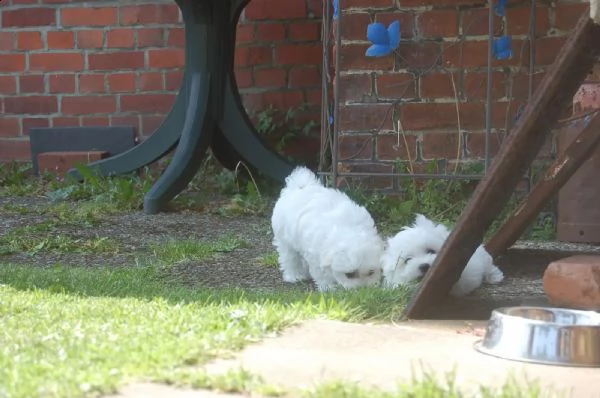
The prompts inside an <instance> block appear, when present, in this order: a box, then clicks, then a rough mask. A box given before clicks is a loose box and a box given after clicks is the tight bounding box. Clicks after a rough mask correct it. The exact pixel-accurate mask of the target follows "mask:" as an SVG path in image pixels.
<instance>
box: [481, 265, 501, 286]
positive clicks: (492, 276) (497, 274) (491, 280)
mask: <svg viewBox="0 0 600 398" xmlns="http://www.w3.org/2000/svg"><path fill="white" fill-rule="evenodd" d="M483 280H484V281H485V283H487V284H490V285H496V284H498V283H500V282H502V281H503V280H504V274H503V273H502V271H500V268H498V267H496V266H493V268H492V269H490V270H489V271H488V272H487V273H486V274H485V276H484V278H483Z"/></svg>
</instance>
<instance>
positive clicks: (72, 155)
mask: <svg viewBox="0 0 600 398" xmlns="http://www.w3.org/2000/svg"><path fill="white" fill-rule="evenodd" d="M106 157H108V152H106V151H89V152H84V151H78V152H75V151H74V152H43V153H40V154H38V156H37V161H38V167H39V170H40V172H50V173H56V174H57V175H64V174H65V173H66V172H67V171H69V170H70V169H72V168H74V167H75V166H77V165H78V164H83V165H86V164H89V163H92V162H95V161H97V160H101V159H104V158H106Z"/></svg>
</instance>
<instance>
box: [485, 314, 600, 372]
mask: <svg viewBox="0 0 600 398" xmlns="http://www.w3.org/2000/svg"><path fill="white" fill-rule="evenodd" d="M475 349H476V350H477V351H479V352H481V353H483V354H487V355H492V356H495V357H498V358H503V359H509V360H513V361H522V362H531V363H539V364H546V365H562V366H585V367H600V314H599V313H597V312H594V311H576V310H568V309H562V308H545V307H505V308H498V309H496V310H494V311H492V316H491V317H490V320H489V321H488V325H487V328H486V332H485V337H484V338H483V340H480V341H478V342H477V343H475Z"/></svg>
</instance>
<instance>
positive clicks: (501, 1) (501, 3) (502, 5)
mask: <svg viewBox="0 0 600 398" xmlns="http://www.w3.org/2000/svg"><path fill="white" fill-rule="evenodd" d="M336 1H337V0H336ZM507 2H508V0H498V4H496V6H495V7H494V11H495V12H496V15H498V16H500V17H503V16H505V15H506V3H507Z"/></svg>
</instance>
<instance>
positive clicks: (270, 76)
mask: <svg viewBox="0 0 600 398" xmlns="http://www.w3.org/2000/svg"><path fill="white" fill-rule="evenodd" d="M254 85H255V86H256V87H276V88H281V87H285V86H287V72H286V71H285V69H281V68H266V69H255V70H254Z"/></svg>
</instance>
